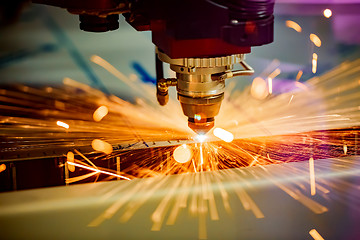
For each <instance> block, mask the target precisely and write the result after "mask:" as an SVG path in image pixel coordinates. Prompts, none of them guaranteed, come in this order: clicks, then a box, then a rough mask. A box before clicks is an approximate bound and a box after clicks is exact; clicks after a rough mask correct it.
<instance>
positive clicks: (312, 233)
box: [309, 229, 324, 240]
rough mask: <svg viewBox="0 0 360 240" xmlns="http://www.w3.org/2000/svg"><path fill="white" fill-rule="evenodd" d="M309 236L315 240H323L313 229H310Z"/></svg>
mask: <svg viewBox="0 0 360 240" xmlns="http://www.w3.org/2000/svg"><path fill="white" fill-rule="evenodd" d="M309 234H310V235H311V236H312V237H313V238H314V239H315V240H324V238H323V237H322V236H321V235H320V233H318V231H316V230H315V229H311V230H310V231H309Z"/></svg>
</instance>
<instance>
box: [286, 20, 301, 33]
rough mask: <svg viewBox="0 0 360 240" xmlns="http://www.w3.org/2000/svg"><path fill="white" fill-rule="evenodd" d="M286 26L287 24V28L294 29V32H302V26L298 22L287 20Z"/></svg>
mask: <svg viewBox="0 0 360 240" xmlns="http://www.w3.org/2000/svg"><path fill="white" fill-rule="evenodd" d="M285 24H286V26H287V27H288V28H292V29H294V30H295V31H297V32H301V27H300V25H299V24H297V23H296V22H294V21H290V20H287V21H286V22H285Z"/></svg>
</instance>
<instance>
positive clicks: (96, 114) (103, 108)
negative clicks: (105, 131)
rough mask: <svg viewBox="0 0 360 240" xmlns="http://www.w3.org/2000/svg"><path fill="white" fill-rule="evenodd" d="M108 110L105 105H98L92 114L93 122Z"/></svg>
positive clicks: (102, 116)
mask: <svg viewBox="0 0 360 240" xmlns="http://www.w3.org/2000/svg"><path fill="white" fill-rule="evenodd" d="M108 112H109V109H108V108H107V107H106V106H100V107H98V108H97V109H96V110H95V112H94V114H93V118H94V121H95V122H100V121H101V120H102V119H103V118H104V117H105V116H106V115H107V114H108Z"/></svg>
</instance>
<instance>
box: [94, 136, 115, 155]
mask: <svg viewBox="0 0 360 240" xmlns="http://www.w3.org/2000/svg"><path fill="white" fill-rule="evenodd" d="M91 146H92V148H93V149H94V150H96V151H100V152H104V153H106V154H110V153H112V151H113V148H112V146H111V144H110V143H107V142H105V141H103V140H100V139H94V140H93V141H92V143H91Z"/></svg>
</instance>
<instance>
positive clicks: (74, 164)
mask: <svg viewBox="0 0 360 240" xmlns="http://www.w3.org/2000/svg"><path fill="white" fill-rule="evenodd" d="M67 163H68V164H69V165H73V166H76V167H80V168H84V169H87V170H90V171H94V172H96V173H103V174H106V175H110V176H114V177H118V178H122V179H126V180H129V181H130V180H131V179H130V178H127V177H124V176H121V175H118V174H115V173H112V172H108V171H103V170H100V169H95V168H92V167H88V166H86V165H82V164H78V163H75V162H67Z"/></svg>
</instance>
